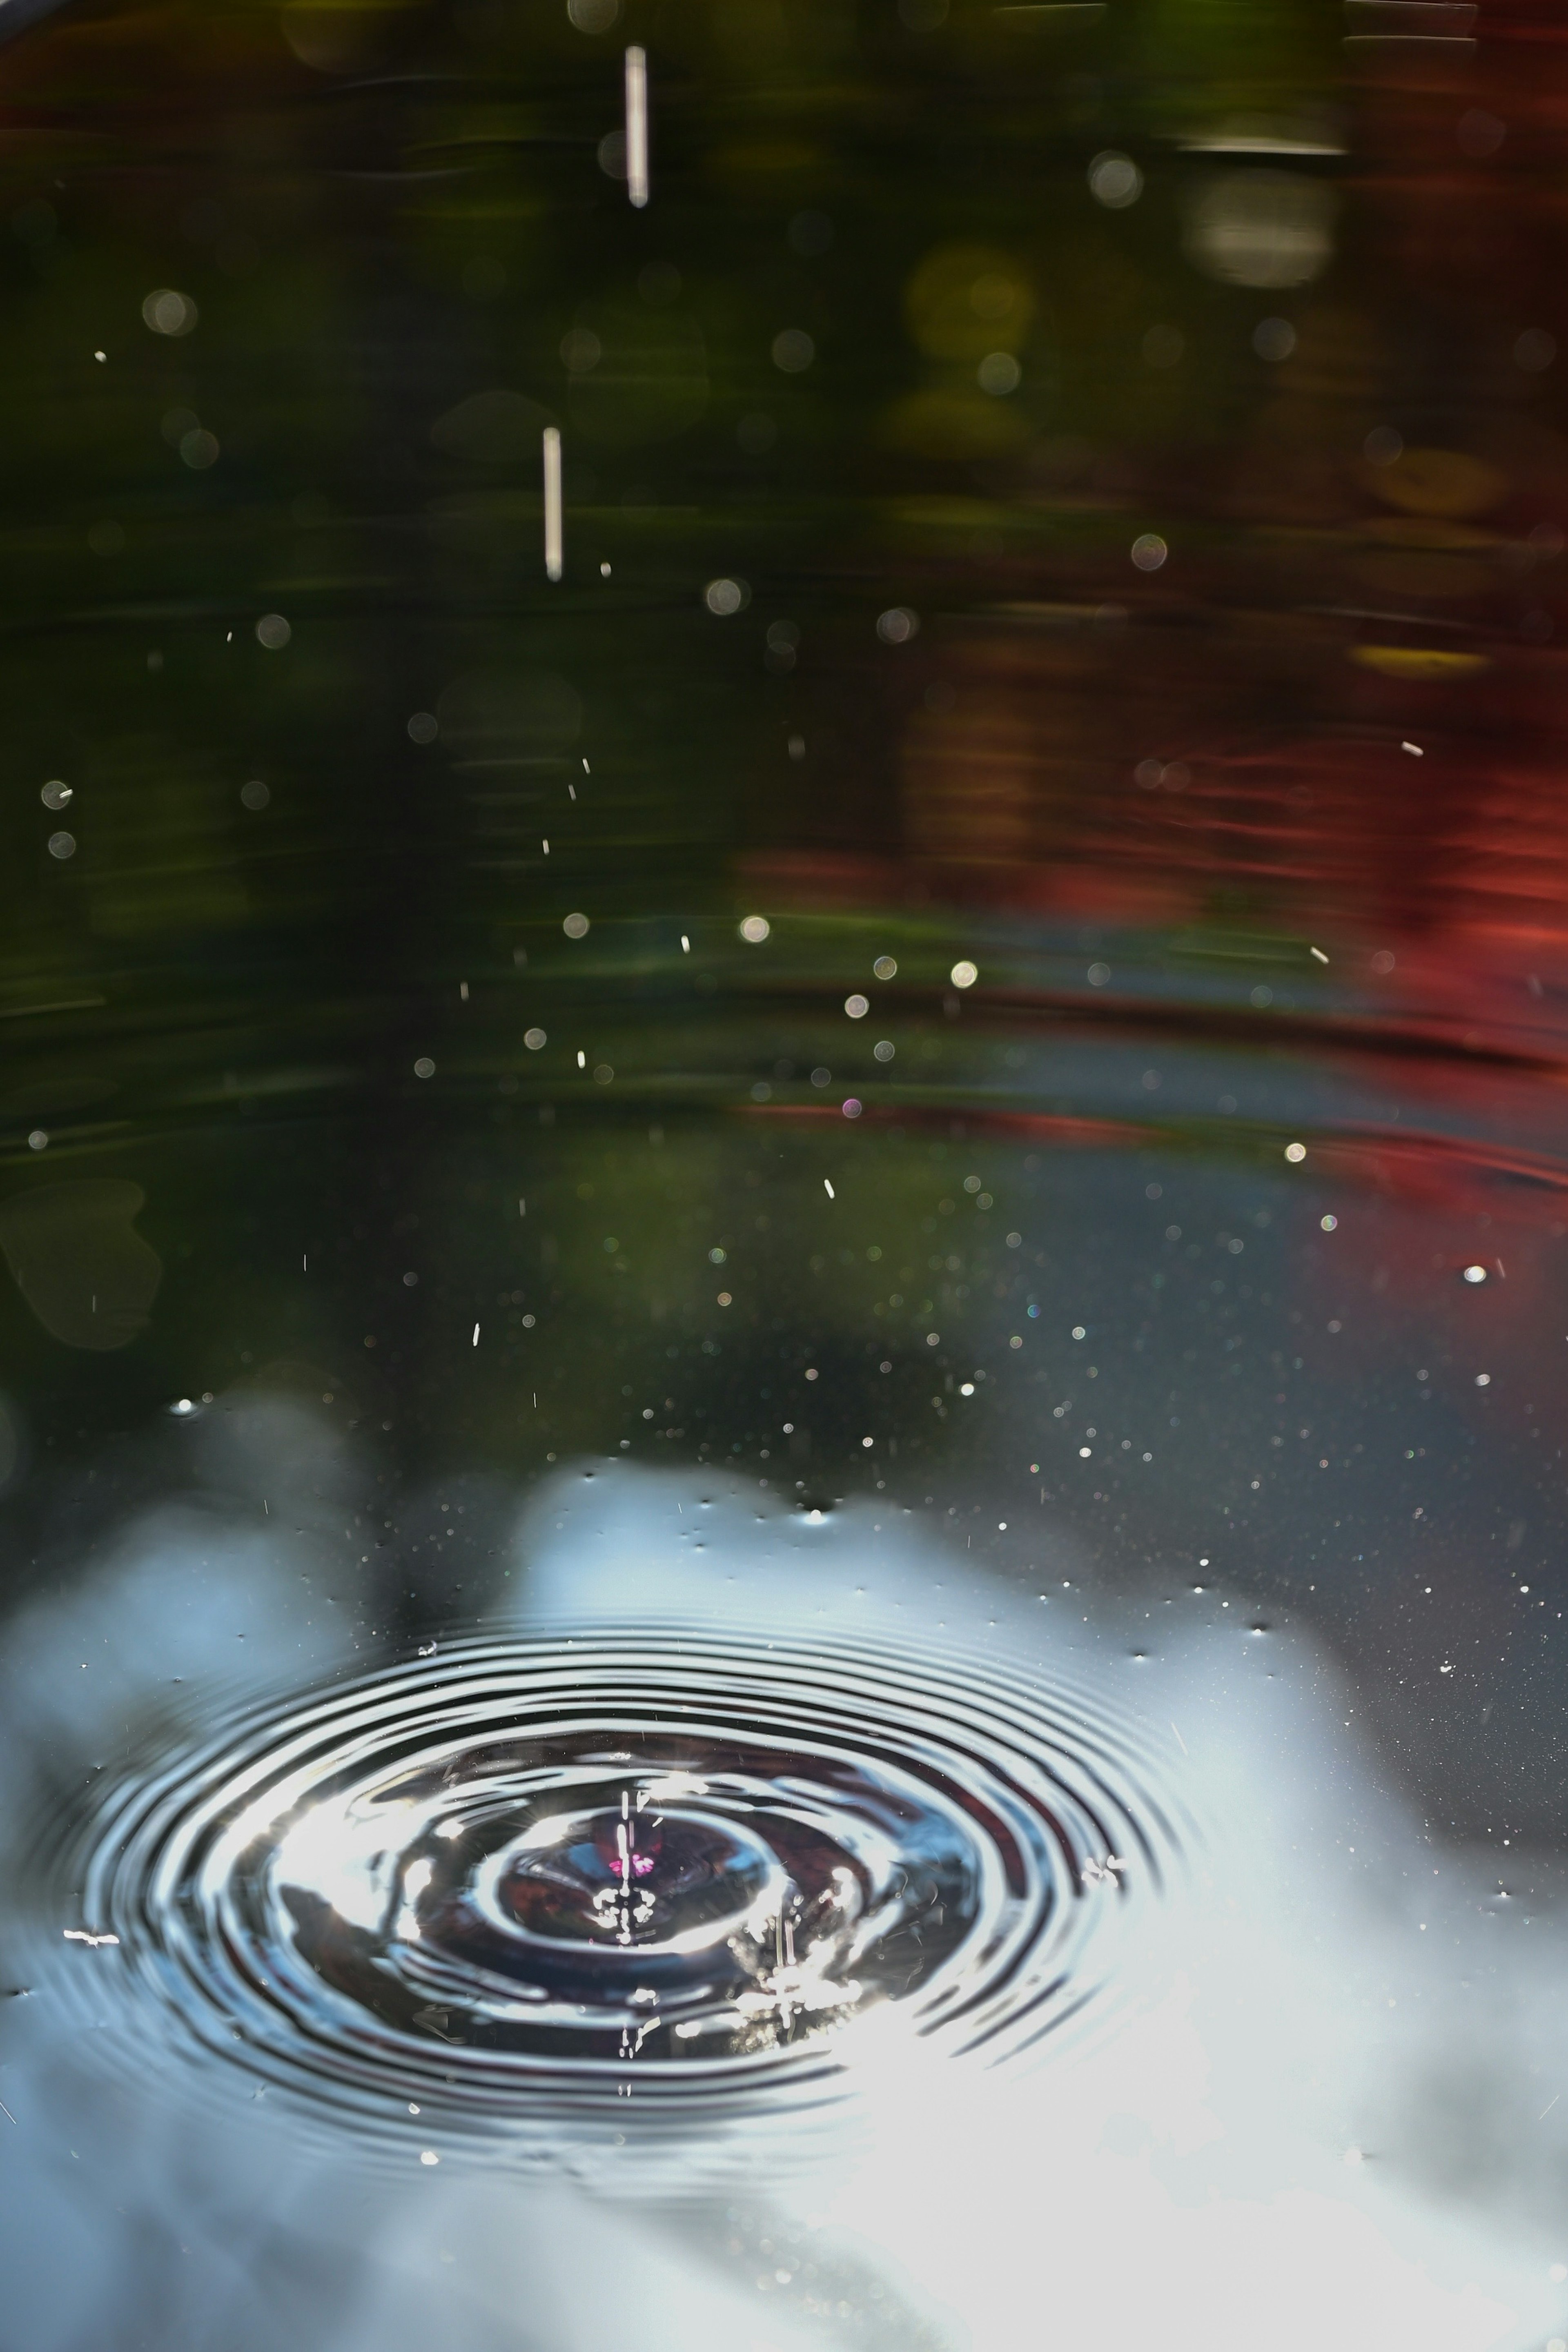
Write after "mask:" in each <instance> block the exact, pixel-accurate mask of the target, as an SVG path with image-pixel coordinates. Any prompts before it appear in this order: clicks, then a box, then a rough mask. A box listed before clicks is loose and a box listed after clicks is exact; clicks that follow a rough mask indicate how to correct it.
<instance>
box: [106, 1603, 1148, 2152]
mask: <svg viewBox="0 0 1568 2352" xmlns="http://www.w3.org/2000/svg"><path fill="white" fill-rule="evenodd" d="M1151 1778H1152V1776H1151V1775H1150V1774H1149V1773H1148V1772H1147V1771H1146V1770H1145V1769H1143V1768H1142V1765H1141V1761H1140V1759H1139V1757H1138V1754H1137V1751H1136V1748H1135V1746H1134V1744H1133V1743H1132V1742H1131V1740H1130V1739H1129V1738H1128V1737H1127V1736H1126V1735H1125V1734H1124V1733H1122V1732H1119V1731H1117V1730H1116V1729H1115V1728H1113V1727H1112V1726H1111V1725H1110V1723H1109V1722H1108V1721H1106V1720H1104V1719H1103V1718H1102V1717H1100V1716H1098V1715H1096V1714H1095V1713H1094V1712H1093V1711H1091V1710H1090V1709H1089V1708H1087V1707H1086V1706H1085V1705H1084V1704H1083V1701H1082V1698H1081V1696H1079V1694H1076V1693H1068V1692H1065V1691H1063V1690H1061V1689H1058V1688H1053V1687H1051V1686H1049V1685H1046V1684H1044V1683H1042V1682H1040V1681H1038V1680H1034V1679H1029V1678H1026V1677H1025V1676H1024V1675H1018V1676H1017V1677H1016V1678H1015V1677H1012V1676H1010V1675H1006V1674H1005V1673H1001V1672H998V1671H997V1670H996V1669H995V1668H994V1667H992V1666H988V1665H982V1664H975V1663H974V1662H973V1661H971V1660H968V1659H963V1660H959V1661H956V1662H953V1661H951V1660H949V1659H947V1658H934V1657H932V1656H931V1655H928V1654H923V1653H919V1652H914V1651H910V1650H899V1649H897V1648H895V1647H893V1646H892V1645H884V1646H880V1647H879V1648H878V1649H877V1650H876V1651H875V1652H874V1653H871V1652H868V1651H866V1650H863V1649H860V1648H857V1647H851V1646H849V1645H847V1644H844V1643H837V1644H828V1645H826V1646H823V1647H812V1648H809V1649H808V1648H806V1647H805V1645H802V1644H800V1643H784V1642H780V1643H765V1642H763V1641H762V1640H752V1639H745V1638H734V1639H731V1638H729V1637H726V1636H721V1635H714V1634H712V1633H701V1632H699V1631H696V1630H689V1629H686V1628H679V1627H678V1628H671V1627H670V1626H668V1624H666V1625H662V1626H660V1627H659V1628H658V1629H657V1630H651V1631H641V1630H637V1629H632V1630H627V1631H624V1632H620V1633H613V1634H612V1633H604V1632H602V1631H598V1630H595V1631H592V1632H587V1633H582V1634H578V1635H575V1636H572V1635H568V1634H565V1633H560V1634H555V1635H545V1636H538V1637H534V1638H530V1639H521V1638H520V1639H507V1640H481V1639H476V1640H472V1641H468V1642H466V1643H458V1644H457V1645H455V1646H453V1647H451V1648H444V1649H443V1652H442V1654H441V1655H440V1656H439V1657H438V1658H434V1659H429V1660H425V1661H421V1662H419V1663H417V1664H406V1665H398V1666H394V1667H391V1668H389V1669H386V1670H384V1671H381V1672H379V1673H376V1674H374V1675H366V1676H364V1677H363V1678H361V1679H358V1680H356V1681H354V1682H352V1683H348V1684H342V1685H336V1686H335V1687H333V1688H332V1689H331V1690H330V1691H328V1692H326V1693H321V1692H316V1693H314V1694H312V1695H311V1696H310V1697H308V1698H307V1699H305V1700H304V1701H303V1702H300V1701H299V1700H296V1701H294V1702H293V1703H292V1704H284V1705H280V1706H274V1707H271V1708H265V1709H264V1708H253V1709H252V1710H250V1711H249V1712H247V1714H245V1715H244V1716H242V1717H238V1718H237V1719H235V1720H231V1721H230V1722H229V1723H228V1724H227V1726H226V1727H225V1729H224V1731H223V1733H222V1734H221V1736H220V1737H217V1738H214V1739H212V1740H211V1741H210V1742H209V1744H208V1745H206V1746H205V1748H201V1749H198V1750H196V1751H195V1752H194V1753H192V1752H187V1753H185V1754H184V1755H181V1756H178V1757H174V1758H172V1759H163V1760H162V1761H161V1762H160V1765H159V1767H158V1769H157V1770H156V1772H155V1773H153V1774H152V1775H148V1776H145V1777H143V1778H142V1779H140V1780H135V1781H130V1782H126V1783H123V1784H121V1786H120V1787H119V1789H118V1790H115V1791H113V1792H111V1794H110V1797H109V1798H108V1800H107V1801H105V1803H104V1804H103V1805H102V1806H101V1808H100V1811H99V1813H98V1815H97V1817H96V1820H95V1822H94V1823H93V1824H92V1827H91V1830H90V1832H89V1838H90V1843H89V1849H88V1851H87V1852H86V1853H85V1854H78V1855H76V1856H74V1857H70V1858H69V1860H70V1862H71V1868H70V1880H71V1884H72V1885H76V1886H79V1887H80V1888H81V1898H80V1899H81V1904H82V1914H81V1916H84V1917H85V1918H86V1919H88V1920H89V1922H90V1923H91V1925H92V1927H93V1928H94V1929H95V1931H98V1932H104V1933H112V1934H114V1935H116V1936H118V1937H119V1938H120V1949H119V1952H118V1953H117V1954H116V1955H115V1956H114V1977H115V1980H116V1981H117V1983H118V1984H119V1986H120V1987H121V1992H122V1995H123V1997H124V1999H125V2000H127V2002H128V2003H129V2004H130V2006H131V2010H132V2015H131V2016H130V2017H129V2018H128V2019H126V2020H125V2021H124V2022H125V2025H126V2035H125V2039H126V2041H127V2042H128V2043H129V2044H130V2045H132V2046H134V2047H135V2048H137V2049H139V2050H142V2051H146V2052H153V2051H156V2050H161V2049H162V2048H163V2046H166V2044H167V2042H168V2041H169V2040H170V2039H171V2038H172V2039H173V2040H174V2041H175V2042H180V2041H183V2042H185V2043H186V2044H187V2046H194V2047H198V2048H205V2050H206V2051H208V2052H212V2051H215V2050H216V2051H218V2052H221V2053H223V2054H224V2055H225V2056H226V2057H227V2058H229V2059H230V2060H233V2061H238V2062H239V2063H242V2064H244V2065H245V2066H247V2067H248V2068H249V2069H251V2070H253V2071H254V2072H257V2073H259V2074H262V2075H263V2076H265V2077H266V2078H267V2080H268V2083H270V2084H277V2085H280V2086H285V2087H287V2088H289V2090H291V2091H292V2092H293V2093H295V2094H297V2095H299V2096H300V2098H301V2099H302V2100H303V2101H304V2102H305V2103H306V2104H307V2105H308V2106H309V2108H310V2110H311V2112H313V2113H314V2114H316V2115H317V2116H320V2117H322V2118H324V2119H328V2120H330V2119H331V2118H332V2117H334V2116H335V2117H341V2118H343V2119H352V2120H353V2121H354V2122H355V2123H356V2125H357V2126H358V2127H359V2128H360V2129H362V2130H363V2129H364V2128H365V2127H367V2126H370V2127H374V2126H376V2125H378V2124H379V2125H380V2126H384V2128H386V2129H388V2130H391V2131H394V2132H395V2133H396V2135H397V2136H398V2137H399V2138H400V2139H404V2138H406V2137H407V2135H408V2134H409V2132H411V2131H414V2130H416V2131H417V2133H418V2134H419V2135H420V2136H421V2137H425V2138H426V2139H428V2138H429V2137H430V2136H431V2134H432V2133H433V2132H437V2131H442V2130H444V2131H447V2132H448V2133H453V2134H459V2135H460V2134H463V2133H470V2134H471V2133H473V2132H476V2131H479V2132H482V2133H485V2134H486V2135H492V2136H500V2137H506V2138H507V2139H508V2140H510V2142H511V2144H512V2146H513V2148H514V2150H515V2152H517V2153H518V2154H520V2155H521V2156H523V2157H525V2158H526V2157H534V2158H540V2159H546V2158H550V2156H551V2155H552V2151H556V2150H559V2149H560V2148H561V2147H564V2146H566V2145H569V2144H573V2143H574V2139H576V2138H580V2137H581V2136H582V2133H583V2132H584V2131H585V2132H586V2133H587V2135H588V2137H589V2138H592V2137H594V2136H595V2128H596V2126H605V2127H607V2128H611V2129H613V2130H614V2131H615V2133H616V2136H617V2137H624V2136H625V2135H626V2133H627V2131H628V2130H629V2129H634V2128H635V2129H636V2130H637V2131H640V2132H644V2133H647V2132H652V2133H654V2134H655V2135H656V2136H657V2137H660V2138H666V2137H668V2135H669V2134H670V2133H672V2132H674V2133H677V2134H679V2135H680V2136H682V2137H693V2136H698V2137H700V2136H701V2135H704V2134H708V2135H711V2134H714V2133H723V2131H724V2130H725V2128H726V2126H727V2125H728V2124H729V2123H731V2121H736V2120H740V2119H742V2118H749V2117H754V2116H757V2115H758V2114H759V2112H762V2111H764V2110H765V2111H767V2113H768V2114H769V2115H770V2116H773V2117H775V2118H777V2119H778V2120H780V2121H782V2120H784V2118H786V2117H788V2116H791V2115H795V2116H804V2115H807V2114H811V2113H820V2111H821V2109H822V2108H823V2106H824V2105H826V2104H831V2103H833V2102H835V2101H836V2100H837V2099H840V2098H842V2097H844V2096H845V2095H848V2094H850V2093H851V2092H852V2090H853V2086H854V2075H855V2064H854V2060H855V2051H856V2038H857V2034H858V2032H859V2031H860V2030H861V2029H862V2027H863V2026H864V2024H865V2023H866V2021H868V2018H869V2017H870V2016H871V2014H872V2013H873V2012H877V2013H878V2014H879V2016H880V2018H881V2020H882V2021H883V2023H884V2024H885V2023H886V2022H887V2021H888V2019H889V2016H890V2017H891V2018H893V2019H894V2020H896V2021H897V2024H898V2026H899V2028H900V2030H901V2031H904V2032H908V2033H909V2034H910V2035H911V2036H918V2037H921V2040H922V2041H923V2042H925V2043H926V2044H928V2045H933V2046H934V2047H936V2048H938V2049H940V2050H941V2051H942V2052H943V2053H951V2054H952V2057H953V2058H955V2059H964V2060H968V2061H971V2062H975V2063H985V2064H994V2063H1002V2062H1013V2061H1016V2059H1017V2058H1018V2057H1019V2056H1020V2054H1021V2053H1024V2052H1026V2050H1029V2049H1031V2048H1032V2047H1034V2046H1035V2045H1037V2044H1038V2043H1039V2042H1040V2041H1041V2039H1042V2037H1044V2036H1046V2035H1047V2034H1049V2033H1051V2032H1053V2031H1054V2030H1056V2029H1058V2028H1059V2027H1060V2026H1062V2024H1063V2023H1064V2022H1065V2021H1067V2020H1068V2018H1071V2017H1075V2016H1081V2015H1082V2014H1083V2013H1084V2012H1085V2011H1086V2009H1087V2008H1088V2007H1089V2004H1091V2003H1092V2002H1093V2001H1094V2000H1096V1999H1097V1997H1098V1996H1100V1995H1101V1994H1102V1993H1103V1992H1104V1990H1106V1989H1107V1987H1108V1986H1110V1985H1113V1984H1114V1982H1115V1980H1116V1975H1117V1970H1118V1966H1119V1959H1120V1958H1123V1957H1124V1956H1125V1953H1126V1951H1127V1949H1128V1938H1129V1937H1130V1935H1131V1934H1133V1933H1134V1932H1135V1930H1136V1927H1137V1923H1138V1920H1139V1918H1140V1916H1142V1915H1144V1914H1146V1913H1147V1911H1148V1909H1149V1907H1150V1906H1152V1905H1153V1904H1155V1903H1157V1902H1158V1901H1159V1899H1160V1898H1161V1896H1162V1895H1163V1894H1164V1893H1166V1892H1167V1891H1168V1889H1169V1886H1170V1884H1171V1880H1172V1875H1173V1870H1175V1869H1177V1868H1178V1867H1179V1863H1180V1857H1181V1853H1182V1850H1183V1843H1184V1840H1183V1837H1182V1836H1179V1835H1178V1833H1177V1831H1176V1828H1175V1826H1174V1823H1173V1815H1172V1813H1171V1811H1170V1810H1169V1809H1168V1807H1166V1806H1164V1805H1163V1804H1162V1802H1161V1801H1158V1800H1157V1799H1156V1798H1154V1797H1153V1796H1152V1793H1151ZM106 1991H107V1986H106V1983H105V1979H104V1978H103V1976H102V1975H101V1974H100V1975H99V1977H98V1980H97V1982H96V1983H95V1985H94V1994H95V1998H96V2000H97V2001H98V2005H99V2010H100V2014H101V2011H102V2003H103V2000H104V1997H105V1993H106ZM154 2020H155V2021H156V2027H155V2030H150V2026H152V2024H153V2021H154ZM411 2111H412V2112H413V2113H415V2114H416V2115H417V2116H418V2118H419V2121H418V2124H417V2126H413V2125H410V2124H409V2122H408V2120H407V2118H408V2116H409V2115H410V2112H411Z"/></svg>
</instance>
